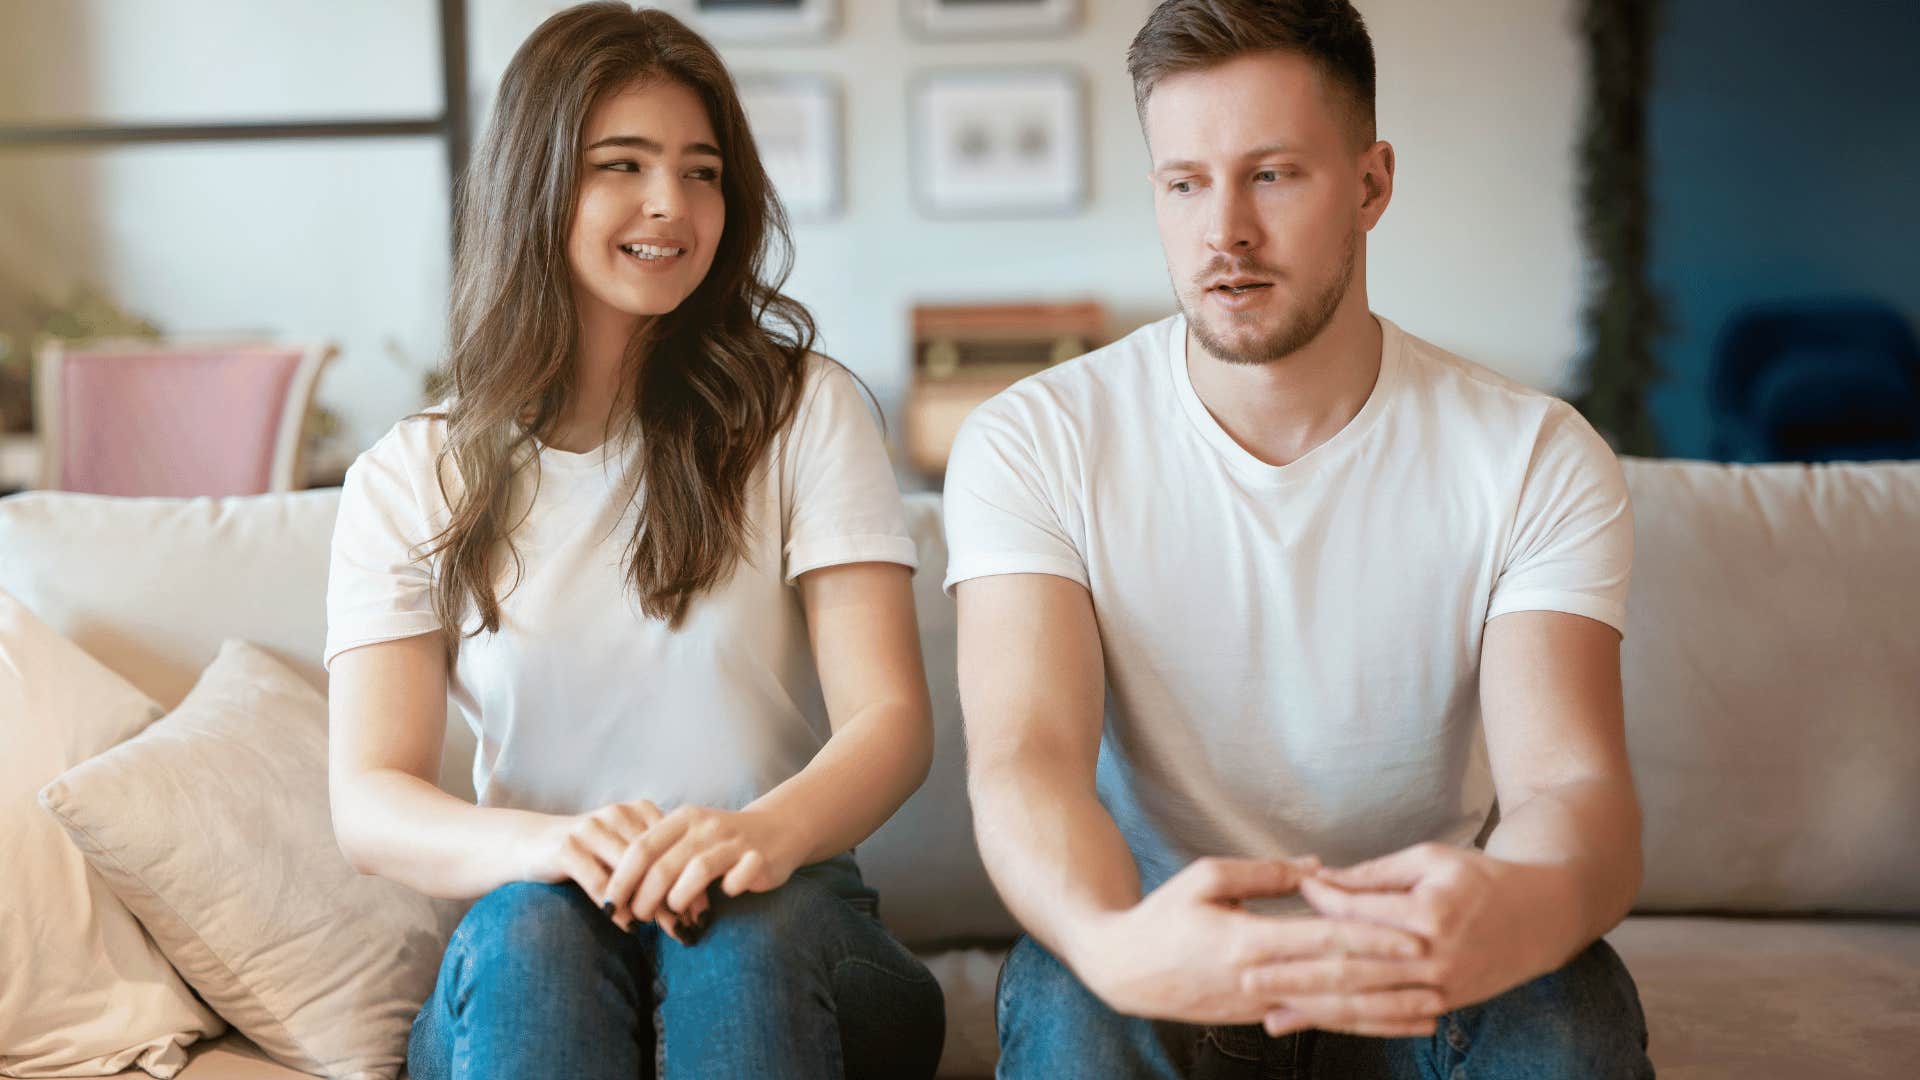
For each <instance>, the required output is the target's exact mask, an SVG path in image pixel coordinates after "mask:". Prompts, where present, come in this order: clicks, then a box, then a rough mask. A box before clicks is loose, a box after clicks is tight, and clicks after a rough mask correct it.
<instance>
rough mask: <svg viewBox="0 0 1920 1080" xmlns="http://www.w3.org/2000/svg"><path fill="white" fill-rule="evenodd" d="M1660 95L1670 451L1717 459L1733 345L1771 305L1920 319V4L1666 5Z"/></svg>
mask: <svg viewBox="0 0 1920 1080" xmlns="http://www.w3.org/2000/svg"><path fill="white" fill-rule="evenodd" d="M1662 10H1663V13H1664V14H1663V19H1662V23H1661V30H1660V34H1659V37H1658V39H1657V41H1656V44H1655V75H1654V87H1653V94H1652V99H1651V116H1650V123H1651V130H1650V139H1651V146H1652V162H1651V166H1652V177H1651V185H1652V195H1653V201H1654V209H1653V235H1652V241H1653V280H1654V286H1655V288H1656V289H1658V290H1659V291H1660V293H1661V295H1662V297H1663V299H1664V300H1665V302H1666V304H1667V305H1668V308H1667V311H1668V316H1669V320H1670V322H1671V324H1672V329H1671V332H1670V333H1669V334H1668V335H1667V336H1666V337H1664V338H1663V339H1661V341H1660V356H1661V360H1662V363H1663V364H1664V365H1665V369H1666V372H1667V379H1666V381H1665V382H1664V383H1663V384H1662V385H1661V386H1660V387H1658V388H1657V389H1656V391H1655V393H1654V395H1653V399H1652V407H1653V413H1654V420H1655V423H1656V425H1657V426H1658V428H1659V430H1660V433H1661V435H1662V438H1663V440H1664V443H1665V447H1664V448H1665V451H1666V452H1667V453H1668V454H1671V455H1673V456H1676V457H1705V456H1707V454H1708V440H1709V436H1710V434H1711V428H1710V426H1709V421H1708V416H1707V404H1706V397H1705V387H1706V374H1707V367H1708V364H1709V362H1710V359H1711V351H1712V347H1713V341H1714V337H1715V335H1716V334H1717V333H1718V332H1719V330H1720V326H1721V324H1722V323H1723V322H1724V321H1725V319H1726V317H1727V316H1728V315H1729V314H1731V313H1732V312H1733V311H1734V310H1736V309H1737V308H1739V307H1741V306H1743V305H1746V304H1749V303H1753V302H1756V301H1764V300H1777V299H1790V298H1796V297H1832V296H1839V295H1867V296H1873V297H1878V298H1881V299H1883V300H1885V301H1887V302H1888V303H1890V304H1892V305H1893V306H1894V307H1895V308H1897V309H1898V310H1900V311H1901V312H1903V313H1904V314H1905V315H1906V316H1907V317H1908V318H1909V319H1910V320H1915V321H1920V0H1664V3H1663V4H1662Z"/></svg>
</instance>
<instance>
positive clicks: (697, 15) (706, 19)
mask: <svg viewBox="0 0 1920 1080" xmlns="http://www.w3.org/2000/svg"><path fill="white" fill-rule="evenodd" d="M661 6H662V7H666V8H667V9H668V10H670V11H672V12H673V13H674V14H676V15H680V16H683V17H684V18H685V19H686V20H687V22H688V24H689V25H691V26H692V27H693V28H694V29H695V30H698V31H700V32H701V33H702V34H704V35H706V36H707V37H709V38H712V39H713V40H714V41H716V42H756V41H809V40H812V41H818V40H822V39H824V38H826V37H828V36H829V35H831V34H832V33H833V31H834V29H835V27H836V26H838V25H839V22H840V10H839V9H840V0H675V2H673V3H672V4H670V5H669V4H662V5H661Z"/></svg>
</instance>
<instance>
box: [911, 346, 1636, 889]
mask: <svg viewBox="0 0 1920 1080" xmlns="http://www.w3.org/2000/svg"><path fill="white" fill-rule="evenodd" d="M1379 321H1380V325H1381V327H1382V329H1383V331H1384V336H1383V342H1382V350H1381V365H1380V376H1379V380H1378V381H1377V383H1376V384H1375V386H1374V389H1373V392H1372V395H1371V396H1370V397H1369V398H1368V400H1367V402H1366V404H1365V406H1363V407H1362V408H1361V410H1360V412H1359V413H1358V415H1356V416H1355V417H1354V418H1353V420H1352V421H1351V422H1350V423H1348V424H1347V426H1346V427H1344V428H1343V429H1341V430H1340V431H1339V432H1338V433H1337V434H1335V435H1334V436H1333V437H1332V438H1331V439H1329V440H1327V441H1326V442H1325V443H1323V444H1322V445H1320V446H1319V447H1317V448H1315V449H1314V450H1313V451H1311V452H1310V453H1308V454H1306V455H1304V456H1303V457H1301V458H1300V459H1298V460H1297V461H1294V462H1292V463H1290V464H1287V465H1284V466H1277V467H1276V466H1272V465H1268V464H1266V463H1264V462H1262V461H1260V460H1259V459H1258V458H1256V457H1254V456H1253V455H1251V454H1249V453H1248V452H1247V451H1246V450H1245V449H1243V448H1242V447H1241V446H1240V445H1239V444H1238V443H1236V442H1235V441H1234V440H1233V438H1232V436H1230V435H1228V434H1227V432H1226V431H1225V430H1224V429H1223V428H1221V426H1220V425H1219V423H1218V422H1217V421H1216V420H1214V418H1213V416H1212V415H1211V414H1210V413H1209V412H1208V411H1207V409H1206V406H1205V405H1204V404H1203V403H1202V402H1201V400H1200V398H1199V395H1197V394H1196V393H1195V392H1194V389H1193V383H1192V382H1191V380H1190V379H1189V378H1188V374H1187V364H1186V323H1185V320H1184V319H1183V318H1182V317H1179V316H1175V317H1173V318H1171V319H1167V320H1163V321H1161V322H1157V323H1154V324H1152V325H1150V326H1147V327H1143V328H1142V329H1140V330H1139V331H1136V332H1135V333H1133V334H1131V335H1129V336H1128V337H1126V338H1124V339H1123V340H1121V341H1118V342H1115V343H1114V344H1112V345H1110V346H1107V347H1106V348H1104V349H1101V350H1099V351H1097V352H1094V353H1091V354H1089V355H1087V356H1084V357H1081V358H1080V359H1078V360H1075V361H1072V362H1070V363H1067V364H1063V365H1061V366H1059V367H1057V368H1054V369H1051V370H1049V371H1046V372H1043V373H1041V374H1039V375H1035V376H1033V377H1031V378H1028V379H1025V380H1023V381H1022V382H1020V383H1018V384H1016V385H1015V386H1013V387H1012V388H1010V389H1008V390H1007V391H1006V392H1004V393H1002V394H1000V395H999V396H997V397H995V398H993V399H992V400H991V401H988V402H987V403H986V404H984V405H982V406H981V407H980V408H979V409H977V410H975V411H974V413H973V414H972V416H971V417H969V419H968V420H967V422H966V424H965V425H964V427H963V428H962V430H961V432H960V435H959V437H958V440H957V442H956V443H955V445H954V449H953V455H952V459H951V461H950V463H949V465H948V470H947V481H946V525H947V535H948V548H949V551H950V558H951V562H950V563H949V565H948V572H947V582H946V584H947V588H948V590H949V591H951V590H952V589H953V587H954V586H955V585H956V584H958V583H959V582H962V581H966V580H968V579H969V578H977V577H984V576H989V575H995V574H1021V573H1040V574H1053V575H1057V576H1059V577H1064V578H1067V579H1070V580H1072V581H1076V582H1078V583H1080V584H1081V585H1083V586H1085V587H1086V588H1087V590H1088V591H1089V592H1090V593H1091V595H1092V598H1093V606H1094V612H1095V616H1096V618H1097V620H1098V622H1099V628H1100V643H1101V646H1102V649H1103V650H1104V654H1105V660H1106V675H1107V706H1106V723H1105V729H1104V731H1103V736H1102V739H1101V745H1100V763H1099V772H1098V777H1099V791H1100V795H1101V799H1102V801H1103V802H1104V803H1105V805H1106V806H1107V808H1108V810H1109V811H1110V812H1111V813H1112V814H1113V817H1114V819H1115V821H1116V822H1117V823H1118V825H1119V827H1120V830H1121V832H1122V833H1123V834H1124V835H1125V836H1126V838H1127V842H1128V845H1129V846H1130V847H1131V848H1132V850H1133V854H1134V857H1135V859H1136V860H1137V861H1138V862H1139V864H1140V871H1141V877H1142V881H1143V884H1144V885H1145V886H1146V887H1147V888H1152V887H1154V886H1157V885H1158V884H1159V883H1161V882H1162V881H1164V880H1166V878H1168V877H1170V876H1171V875H1172V874H1173V873H1174V872H1176V871H1177V870H1179V869H1180V868H1181V867H1183V866H1185V865H1186V864H1187V863H1188V862H1190V861H1191V860H1193V859H1195V858H1198V857H1200V856H1203V855H1230V856H1270V855H1305V854H1315V855H1319V856H1320V857H1321V858H1322V859H1324V860H1325V861H1326V862H1327V863H1328V864H1329V865H1340V864H1345V863H1351V862H1356V861H1359V860H1362V859H1366V858H1370V857H1373V856H1377V855H1381V854H1385V853H1387V852H1389V851H1393V850H1397V849H1399V848H1401V847H1405V846H1407V845H1409V844H1413V843H1418V842H1421V841H1426V840H1438V841H1442V842H1448V843H1455V844H1468V843H1471V842H1472V841H1473V839H1474V837H1475V836H1476V835H1477V833H1478V832H1479V831H1480V829H1481V828H1482V827H1483V825H1484V824H1485V822H1486V820H1487V817H1488V813H1489V811H1490V810H1491V808H1492V805H1493V794H1494V793H1493V784H1492V778H1491V773H1490V771H1489V768H1488V764H1487V754H1486V743H1485V738H1484V736H1483V734H1482V730H1481V724H1480V700H1479V689H1478V676H1479V668H1480V643H1481V639H1482V634H1483V632H1484V628H1485V626H1486V623H1487V621H1488V620H1489V619H1491V618H1493V617H1494V616H1497V615H1503V614H1506V613H1508V612H1513V611H1524V610H1551V611H1566V612H1572V613H1574V614H1577V615H1584V616H1587V617H1589V618H1593V619H1598V620H1600V621H1601V622H1604V623H1607V624H1609V625H1611V626H1613V627H1614V628H1615V629H1622V628H1623V627H1624V626H1625V624H1626V608H1625V600H1626V593H1627V572H1628V568H1629V565H1630V563H1631V561H1632V543H1633V532H1632V521H1631V516H1630V511H1629V508H1628V504H1627V493H1626V486H1625V483H1624V480H1623V478H1622V476H1621V472H1620V467H1619V463H1618V462H1617V461H1615V459H1614V457H1613V454H1612V453H1611V451H1609V450H1608V448H1607V446H1606V444H1605V443H1604V442H1603V441H1601V439H1600V437H1599V436H1598V435H1596V434H1595V433H1594V431H1593V429H1592V428H1591V427H1589V426H1588V425H1587V423H1586V422H1585V421H1584V420H1583V419H1581V417H1580V416H1579V414H1578V413H1576V412H1575V411H1574V410H1573V409H1572V408H1571V407H1570V406H1568V405H1567V404H1566V403H1564V402H1562V401H1558V400H1556V399H1554V398H1552V397H1549V396H1547V395H1545V394H1541V393H1537V392H1535V391H1532V390H1529V389H1526V388H1525V387H1522V386H1520V385H1518V384H1516V383H1513V382H1511V381H1509V380H1507V379H1505V378H1502V377H1501V376H1499V375H1496V374H1494V373H1493V372H1490V371H1488V370H1486V369H1484V368H1481V367H1479V366H1477V365H1474V364H1472V363H1469V362H1467V361H1465V360H1462V359H1460V358H1459V357H1456V356H1453V355H1451V354H1449V353H1446V352H1444V351H1442V350H1441V349H1439V348H1437V347H1435V346H1433V345H1431V344H1428V343H1427V342H1424V341H1421V340H1419V339H1418V338H1415V337H1412V336H1410V335H1408V334H1406V333H1405V332H1403V331H1402V330H1400V329H1399V328H1398V327H1397V326H1395V325H1394V324H1393V323H1391V322H1388V321H1387V320H1385V319H1380V320H1379Z"/></svg>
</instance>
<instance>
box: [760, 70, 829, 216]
mask: <svg viewBox="0 0 1920 1080" xmlns="http://www.w3.org/2000/svg"><path fill="white" fill-rule="evenodd" d="M739 85H740V104H741V107H742V108H744V109H746V111H747V122H748V123H749V124H751V125H752V127H753V141H754V144H755V145H757V146H758V147H759V148H760V161H761V163H762V164H763V165H765V166H766V169H767V175H768V176H769V177H771V178H772V180H773V189H774V191H776V192H778V193H779V195H780V202H781V204H782V205H784V206H785V207H786V208H787V213H788V214H789V215H790V216H791V217H792V218H793V219H794V220H795V221H822V220H825V219H827V218H831V217H833V216H835V215H836V214H838V213H839V212H840V210H841V207H842V195H841V193H842V190H843V187H842V184H841V169H840V163H841V162H842V161H844V160H845V151H844V150H843V148H842V143H841V124H840V90H839V87H838V86H836V85H835V84H834V82H833V80H832V79H830V78H827V77H825V76H820V75H764V76H762V75H744V76H742V77H741V78H740V81H739Z"/></svg>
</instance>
